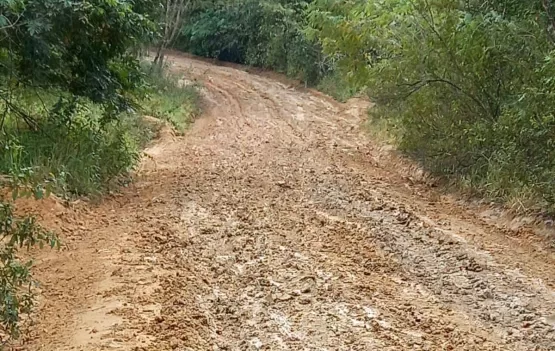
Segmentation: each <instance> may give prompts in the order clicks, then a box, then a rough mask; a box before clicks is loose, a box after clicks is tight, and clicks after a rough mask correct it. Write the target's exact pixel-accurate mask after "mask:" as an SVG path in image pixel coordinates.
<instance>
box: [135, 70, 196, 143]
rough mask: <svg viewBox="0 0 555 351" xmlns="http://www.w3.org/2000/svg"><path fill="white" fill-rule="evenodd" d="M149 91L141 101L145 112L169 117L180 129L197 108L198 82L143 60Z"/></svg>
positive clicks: (170, 121) (180, 129)
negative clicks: (145, 62)
mask: <svg viewBox="0 0 555 351" xmlns="http://www.w3.org/2000/svg"><path fill="white" fill-rule="evenodd" d="M144 69H145V71H146V72H147V81H148V83H149V84H150V87H151V92H150V94H149V97H148V98H147V99H146V100H145V101H144V103H143V110H144V113H145V114H146V115H149V116H152V117H156V118H159V119H162V120H165V121H168V122H169V123H171V124H172V125H173V127H174V128H175V129H176V130H177V131H178V132H180V133H183V132H184V131H185V130H186V129H187V127H188V126H189V124H190V123H191V122H192V121H193V120H194V118H195V116H196V115H198V113H199V112H200V108H199V101H200V97H199V86H198V85H197V84H196V83H191V82H190V81H188V80H187V79H185V77H183V76H181V77H180V76H178V75H175V74H173V73H171V72H169V70H168V69H167V67H164V68H162V69H160V68H158V67H155V66H151V65H150V64H145V65H144Z"/></svg>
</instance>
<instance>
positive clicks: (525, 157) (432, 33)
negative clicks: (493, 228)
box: [309, 0, 555, 211]
mask: <svg viewBox="0 0 555 351" xmlns="http://www.w3.org/2000/svg"><path fill="white" fill-rule="evenodd" d="M549 11H550V10H549V9H544V8H542V7H540V6H537V4H536V3H534V2H524V1H487V2H476V1H468V2H459V1H452V0H437V1H426V0H417V1H408V2H407V1H403V0H383V1H378V0H376V1H354V2H330V1H326V0H319V1H316V2H315V3H314V5H313V6H312V7H311V12H310V16H309V18H310V24H311V30H310V31H309V32H310V34H311V35H312V36H314V37H316V38H318V39H319V41H320V42H321V43H322V46H323V48H324V51H325V52H326V53H327V54H328V55H333V56H335V57H339V58H340V60H339V62H338V65H337V67H338V69H340V70H342V72H343V76H345V77H349V78H350V79H349V82H350V84H351V85H352V86H353V87H357V88H363V89H366V90H367V91H368V94H369V95H370V96H371V98H372V99H373V100H374V101H375V102H376V103H377V108H375V109H373V110H372V111H371V116H372V118H382V119H384V118H385V119H387V120H389V121H390V124H391V125H393V126H395V131H396V134H397V140H398V141H399V143H400V148H401V149H402V150H404V151H406V152H407V153H409V154H410V155H412V156H414V157H415V158H416V159H418V160H420V161H421V162H422V163H423V164H424V165H425V166H426V167H427V168H428V169H429V170H431V171H433V172H435V173H437V174H440V175H444V176H447V177H450V178H452V179H458V180H459V181H461V182H462V183H463V184H465V185H467V186H469V187H471V188H472V189H474V190H477V191H478V192H480V193H481V194H484V195H486V196H488V197H492V198H497V199H504V200H506V201H511V200H512V199H515V198H518V199H521V200H522V199H527V200H531V201H530V202H529V203H524V202H523V201H520V203H523V204H524V205H525V207H528V208H530V207H534V208H536V209H539V208H543V209H548V210H550V211H554V210H555V185H554V184H555V183H554V182H553V179H554V178H553V177H554V176H555V161H554V160H555V158H554V156H555V144H554V142H553V140H554V139H553V133H552V130H553V127H554V126H555V116H554V114H553V112H552V111H553V110H554V108H555V99H554V98H555V95H554V94H553V91H554V89H553V88H554V85H553V84H554V83H553V79H552V78H551V77H552V76H553V73H555V71H554V70H553V69H554V66H553V55H554V53H555V51H554V46H553V40H552V39H551V38H552V37H553V28H552V27H551V26H550V25H549V24H548V22H551V18H553V14H551V13H549Z"/></svg>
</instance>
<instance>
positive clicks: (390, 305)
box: [20, 55, 555, 351]
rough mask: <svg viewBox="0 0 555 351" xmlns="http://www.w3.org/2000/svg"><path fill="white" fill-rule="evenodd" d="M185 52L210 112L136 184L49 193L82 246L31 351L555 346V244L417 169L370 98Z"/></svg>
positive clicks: (59, 262) (57, 214) (45, 303)
mask: <svg viewBox="0 0 555 351" xmlns="http://www.w3.org/2000/svg"><path fill="white" fill-rule="evenodd" d="M170 60H171V61H172V69H173V70H174V71H175V72H176V73H178V74H179V73H183V74H185V75H186V76H187V77H189V78H191V77H192V78H191V79H193V78H194V79H195V80H198V81H200V82H202V84H203V86H204V87H203V95H204V104H205V113H204V114H203V116H201V117H199V119H198V120H197V121H196V122H195V124H194V125H193V126H192V127H191V129H190V130H189V131H188V132H187V133H186V135H185V136H183V137H177V136H174V135H172V133H171V132H170V131H168V130H164V131H163V132H162V133H161V134H162V135H161V137H160V139H159V141H158V142H156V143H155V144H154V145H153V146H152V147H150V148H149V149H148V150H146V153H147V154H148V155H149V157H145V160H144V162H143V165H142V167H141V170H140V172H139V174H138V176H137V181H136V183H135V184H134V185H132V186H131V187H130V188H129V189H127V190H125V191H124V192H123V193H122V194H120V195H114V196H113V197H112V198H110V199H107V200H106V201H104V202H103V203H102V204H100V205H96V206H93V205H82V204H81V205H79V204H76V205H74V206H71V207H69V208H68V207H64V206H61V205H59V204H57V203H55V202H46V203H44V206H45V208H46V209H47V211H45V214H44V215H43V219H44V221H45V222H46V223H50V224H51V225H52V226H54V227H58V228H59V229H60V230H61V232H62V233H63V235H64V238H65V242H66V244H67V249H65V250H64V251H62V252H60V253H47V254H42V256H40V257H39V261H38V263H39V265H38V275H39V279H40V280H41V282H42V285H41V289H42V293H41V299H40V302H41V307H40V310H39V312H38V316H37V318H35V320H34V321H33V326H32V328H31V332H30V333H28V334H27V335H25V337H24V342H25V343H24V345H23V346H22V349H25V350H45V351H59V350H86V351H89V350H90V351H92V350H149V351H164V350H188V351H191V350H230V351H231V350H460V351H463V350H492V351H493V350H515V351H516V350H519V351H520V350H555V293H554V283H555V279H554V278H555V259H554V256H553V253H552V252H553V251H552V250H550V249H549V248H548V247H547V245H544V242H545V240H544V239H543V238H537V237H535V236H529V235H527V234H526V232H523V231H504V230H500V229H497V228H496V227H495V226H494V225H492V223H493V222H495V221H494V220H493V219H484V218H483V216H482V215H481V214H478V213H476V211H475V208H469V207H468V206H466V205H460V204H457V203H456V201H455V200H452V199H450V198H448V197H446V196H441V195H439V194H438V193H436V192H435V191H434V190H433V189H432V188H430V187H429V186H428V185H426V183H425V182H419V181H418V180H414V179H413V178H411V177H409V176H408V175H407V174H408V173H407V172H408V171H407V169H406V168H405V167H404V166H403V163H402V162H399V163H397V162H395V159H394V156H391V155H388V154H387V152H386V151H384V150H382V149H380V148H379V147H377V146H376V143H374V142H373V141H372V140H371V139H370V138H369V136H368V133H367V132H366V130H365V127H364V121H365V119H366V112H365V110H366V108H367V107H368V106H367V104H366V103H364V102H362V101H359V100H352V101H349V102H348V103H346V104H341V103H338V102H335V101H333V100H331V99H330V98H328V97H326V96H323V95H321V94H318V93H316V92H312V91H308V90H299V89H295V88H294V87H292V86H290V85H288V84H287V83H283V82H279V81H278V80H276V79H272V78H271V77H267V76H262V75H255V74H250V73H247V72H245V71H243V70H240V69H237V68H233V67H229V66H216V65H211V64H209V63H207V62H204V61H200V60H196V59H192V58H188V57H185V56H180V55H173V56H170ZM20 349H21V348H20Z"/></svg>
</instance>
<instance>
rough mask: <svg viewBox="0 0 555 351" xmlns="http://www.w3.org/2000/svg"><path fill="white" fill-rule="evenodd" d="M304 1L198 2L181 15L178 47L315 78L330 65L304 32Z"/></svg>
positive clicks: (204, 54) (308, 79)
mask: <svg viewBox="0 0 555 351" xmlns="http://www.w3.org/2000/svg"><path fill="white" fill-rule="evenodd" d="M307 6H308V2H306V1H292V0H273V1H272V0H268V1H258V0H233V1H207V2H201V3H200V5H198V6H197V7H196V8H194V9H192V10H191V13H190V14H189V18H188V19H187V20H186V21H185V25H184V28H183V30H182V33H181V36H180V38H179V39H178V43H177V48H179V49H181V50H185V51H189V52H192V53H193V54H196V55H200V56H206V57H213V58H218V59H220V60H225V61H231V62H236V63H243V64H247V65H252V66H257V67H264V68H271V69H274V70H276V71H279V72H284V73H287V74H289V75H291V76H294V77H297V78H300V79H302V80H303V81H305V82H307V83H309V84H314V83H317V82H318V81H319V80H320V78H321V77H322V75H324V74H325V73H326V72H327V71H328V70H329V69H330V67H329V64H328V63H327V61H326V60H325V57H324V55H322V52H321V49H320V46H319V44H318V43H317V42H316V41H312V40H309V39H308V38H307V37H306V35H305V34H304V32H303V30H304V27H305V25H306V16H305V12H304V11H305V9H306V7H307Z"/></svg>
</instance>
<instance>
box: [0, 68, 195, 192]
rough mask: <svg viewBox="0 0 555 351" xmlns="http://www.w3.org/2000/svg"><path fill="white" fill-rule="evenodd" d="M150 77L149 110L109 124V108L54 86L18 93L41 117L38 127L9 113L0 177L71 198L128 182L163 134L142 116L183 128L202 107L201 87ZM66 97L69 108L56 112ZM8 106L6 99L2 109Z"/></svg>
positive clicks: (0, 141) (0, 134)
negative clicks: (106, 113)
mask: <svg viewBox="0 0 555 351" xmlns="http://www.w3.org/2000/svg"><path fill="white" fill-rule="evenodd" d="M147 78H148V83H149V87H148V94H147V97H146V98H145V99H144V100H143V101H142V102H141V105H142V109H141V110H140V111H137V112H128V113H122V114H120V115H119V116H118V118H117V119H115V120H113V121H110V122H108V123H106V122H104V121H103V119H102V110H101V109H100V108H99V107H98V106H97V105H95V104H93V103H91V102H90V101H88V100H85V99H77V100H73V99H71V98H70V97H69V96H64V95H63V94H62V93H60V92H58V91H52V90H45V91H44V90H43V91H34V90H29V89H21V90H19V91H16V92H14V95H13V100H14V101H17V103H18V105H20V106H25V111H26V113H28V114H29V115H31V116H35V119H36V121H37V126H36V128H31V127H29V126H28V125H27V124H26V123H25V122H23V120H22V119H21V118H20V116H16V115H15V114H13V113H10V112H8V113H7V114H6V116H5V119H4V124H3V127H2V129H1V130H0V175H9V176H11V178H12V179H17V178H25V179H27V180H31V181H32V182H40V183H44V184H46V183H47V184H48V185H49V186H50V187H51V188H52V189H51V190H52V191H53V192H55V193H58V194H59V195H63V196H69V197H72V196H88V197H91V196H92V197H96V196H99V195H101V194H103V193H105V192H106V191H109V190H111V189H114V188H116V187H118V186H121V185H125V184H127V183H128V182H129V180H130V178H129V175H130V171H132V170H133V169H134V167H135V166H136V164H137V163H138V161H139V159H140V156H141V150H142V148H143V147H144V146H145V145H146V144H147V143H148V142H149V141H150V140H151V139H152V138H153V137H154V136H155V135H156V132H157V130H156V128H157V126H156V125H153V124H152V123H148V122H147V121H145V119H144V118H143V117H142V116H143V115H145V114H146V115H151V116H153V117H157V118H160V119H163V120H167V121H169V122H170V123H171V124H173V125H174V126H175V128H176V129H177V130H179V131H181V132H182V131H184V130H185V129H186V128H187V126H188V125H189V124H190V123H191V121H192V120H193V119H194V116H195V115H196V114H197V113H198V112H199V107H198V106H199V104H198V103H199V98H198V89H197V87H196V86H191V85H187V86H183V85H182V84H181V82H182V81H183V80H182V79H179V78H178V77H174V76H172V75H170V74H168V73H167V72H166V71H160V72H153V71H148V77H147ZM60 97H61V98H62V100H60ZM60 101H62V102H63V104H62V105H61V106H62V108H61V109H59V110H58V112H53V111H55V106H56V104H57V103H59V102H60ZM4 107H5V106H2V104H0V111H3V110H4Z"/></svg>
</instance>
